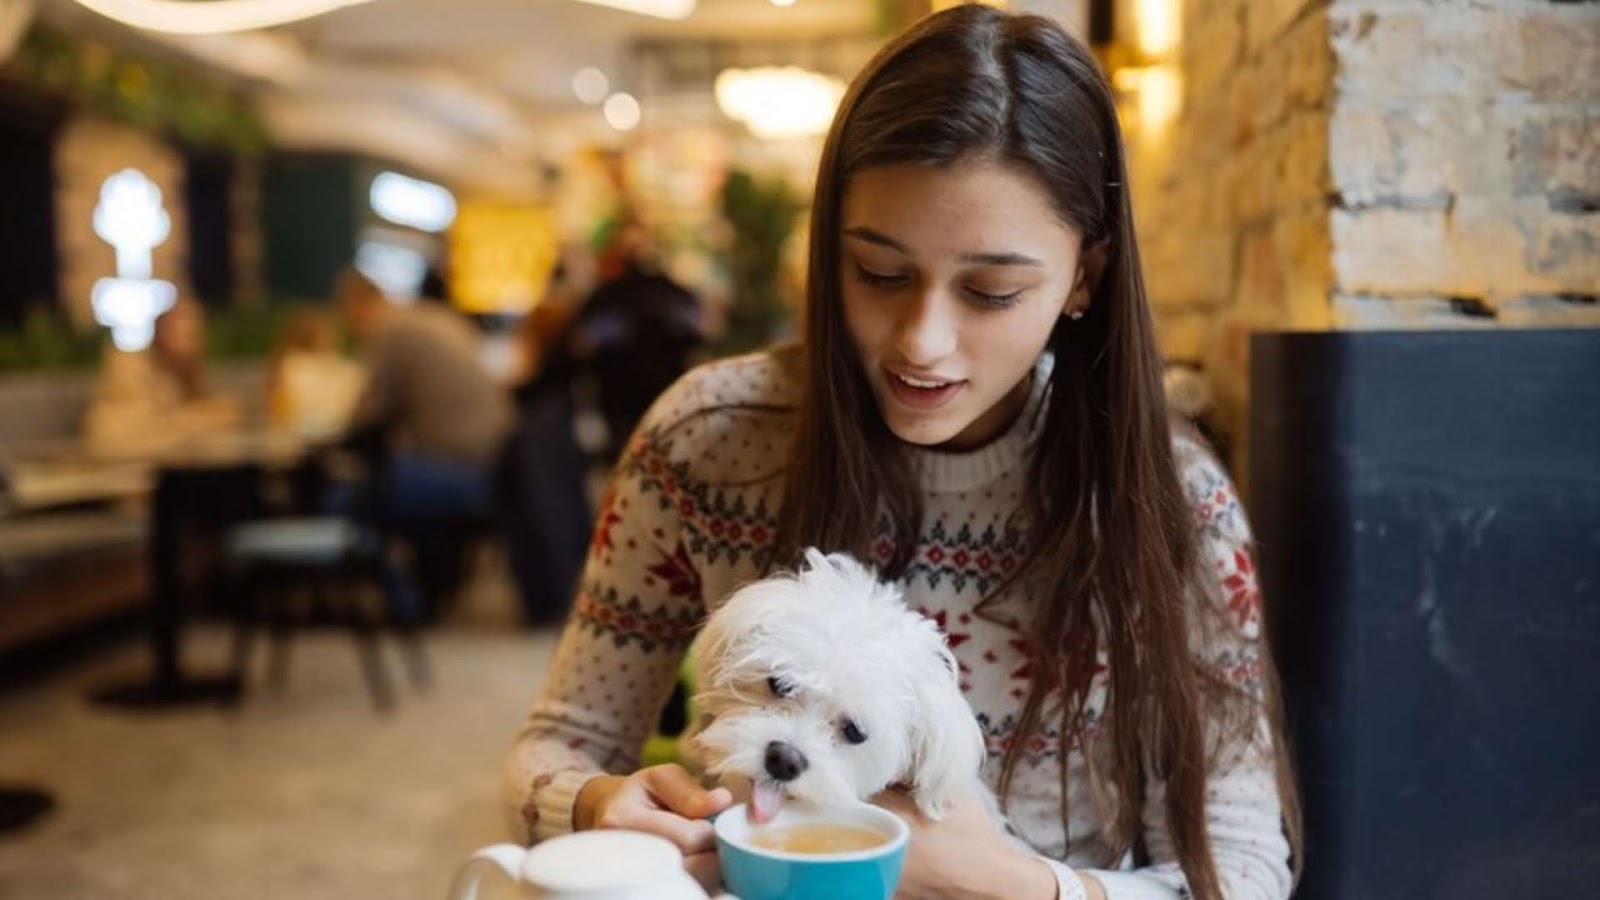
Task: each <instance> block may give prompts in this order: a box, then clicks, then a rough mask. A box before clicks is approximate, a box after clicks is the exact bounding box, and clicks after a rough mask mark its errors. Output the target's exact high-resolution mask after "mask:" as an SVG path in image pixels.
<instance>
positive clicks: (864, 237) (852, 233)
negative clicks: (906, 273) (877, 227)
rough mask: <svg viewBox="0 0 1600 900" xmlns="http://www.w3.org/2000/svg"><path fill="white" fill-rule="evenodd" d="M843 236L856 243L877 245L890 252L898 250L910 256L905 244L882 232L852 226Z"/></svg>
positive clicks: (860, 226)
mask: <svg viewBox="0 0 1600 900" xmlns="http://www.w3.org/2000/svg"><path fill="white" fill-rule="evenodd" d="M844 236H845V237H853V238H855V239H856V240H858V241H866V242H867V243H869V244H877V245H878V246H880V247H888V248H889V249H890V250H898V251H899V252H901V253H904V254H905V255H907V256H910V255H911V251H910V250H907V249H906V245H905V244H902V243H900V242H899V241H897V240H895V239H894V238H892V237H889V236H888V235H886V234H883V233H882V232H877V231H873V230H872V229H871V228H867V227H866V226H864V225H853V226H851V227H849V228H846V229H845V230H844Z"/></svg>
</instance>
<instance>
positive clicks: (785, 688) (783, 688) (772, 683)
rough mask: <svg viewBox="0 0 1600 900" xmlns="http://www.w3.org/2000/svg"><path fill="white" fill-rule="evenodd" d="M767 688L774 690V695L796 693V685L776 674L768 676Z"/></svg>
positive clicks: (783, 695) (785, 695)
mask: <svg viewBox="0 0 1600 900" xmlns="http://www.w3.org/2000/svg"><path fill="white" fill-rule="evenodd" d="M767 689H768V690H770V691H772V696H774V697H780V698H782V697H787V696H789V695H790V694H792V693H794V686H793V685H791V684H789V683H788V682H787V681H784V680H783V679H781V678H779V677H778V676H776V675H768V676H767Z"/></svg>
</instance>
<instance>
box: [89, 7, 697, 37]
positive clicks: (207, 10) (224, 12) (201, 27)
mask: <svg viewBox="0 0 1600 900" xmlns="http://www.w3.org/2000/svg"><path fill="white" fill-rule="evenodd" d="M77 2H78V3H79V4H80V5H82V6H84V7H87V8H88V9H91V10H94V11H95V12H97V13H99V14H100V15H102V16H105V17H106V18H108V19H112V20H115V21H117V22H121V23H122V24H124V25H131V26H133V27H134V28H143V29H145V30H146V31H161V32H165V33H167V34H223V33H226V32H230V31H249V30H252V29H255V28H271V27H273V26H275V25H286V24H288V23H290V22H298V21H300V20H302V19H309V18H312V17H313V16H320V15H322V14H323V13H328V12H332V11H334V10H336V9H340V8H343V7H346V6H356V5H358V4H361V3H371V2H372V0H209V2H206V3H191V2H187V0H77ZM690 2H693V0H690Z"/></svg>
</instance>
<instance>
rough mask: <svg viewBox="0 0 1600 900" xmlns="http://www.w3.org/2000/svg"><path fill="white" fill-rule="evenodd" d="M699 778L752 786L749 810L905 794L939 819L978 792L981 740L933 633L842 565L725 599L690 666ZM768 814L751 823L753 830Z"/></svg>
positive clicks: (866, 573) (854, 568)
mask: <svg viewBox="0 0 1600 900" xmlns="http://www.w3.org/2000/svg"><path fill="white" fill-rule="evenodd" d="M695 662H696V669H697V674H698V687H699V694H698V695H697V696H696V698H695V700H696V704H697V706H698V708H699V710H700V713H701V715H702V716H706V717H709V719H710V721H709V724H707V725H706V726H705V728H704V729H703V730H702V731H701V732H700V733H699V734H698V735H697V736H696V738H695V740H696V746H697V748H698V749H699V750H700V751H701V752H702V753H703V754H704V757H705V762H706V767H707V771H709V772H711V773H712V774H715V775H723V776H727V775H731V776H740V777H743V778H746V779H749V781H750V783H751V785H752V788H753V791H752V805H753V806H758V807H760V806H767V807H769V808H770V809H772V810H775V808H776V802H777V801H778V800H780V799H781V798H782V797H784V796H788V797H793V798H795V799H799V800H804V801H808V802H812V803H817V804H828V803H839V802H844V801H848V800H865V799H867V798H869V797H871V796H872V795H874V794H876V793H877V792H879V791H881V790H883V789H884V788H885V787H888V786H889V785H892V784H896V783H902V784H907V785H909V786H910V787H911V790H912V796H913V798H914V799H915V800H916V802H917V805H918V806H919V807H920V808H921V809H922V811H923V812H924V813H926V814H928V815H929V816H932V817H934V818H938V817H939V816H941V815H942V814H943V812H944V810H945V807H946V805H947V804H948V803H949V801H950V800H951V799H952V798H953V795H954V793H955V791H956V790H958V789H959V788H961V787H962V786H963V785H967V784H971V783H972V781H973V780H974V779H976V777H977V774H978V767H979V766H980V765H981V764H982V762H983V752H984V749H983V736H982V733H981V732H980V731H979V729H978V725H977V722H976V721H975V719H974V718H973V715H972V711H971V709H970V708H968V706H967V704H966V701H965V700H963V699H962V697H961V690H960V686H959V681H958V678H957V674H956V662H955V658H954V657H953V656H952V655H951V653H950V650H949V648H948V647H947V646H946V644H945V641H944V637H943V635H941V634H940V633H939V629H938V627H937V626H935V625H934V623H933V622H931V621H929V620H927V619H926V618H924V617H922V616H920V615H918V614H917V613H915V612H912V611H911V610H909V609H907V608H906V606H905V604H904V602H903V601H902V600H901V597H900V593H899V591H898V590H897V589H895V588H894V587H891V586H889V585H886V584H883V583H881V582H879V581H878V580H877V578H875V577H874V575H873V573H872V572H871V571H870V570H868V569H867V568H866V567H864V566H862V565H861V564H860V563H858V562H856V561H855V560H854V559H852V558H851V557H849V556H846V555H844V554H831V555H826V556H825V555H823V554H822V553H820V552H818V551H816V550H809V551H807V552H806V561H805V565H804V566H802V567H801V569H800V571H799V572H797V573H795V574H792V575H789V574H786V575H780V576H776V577H772V578H768V579H765V580H762V581H758V582H755V583H752V584H749V585H747V586H745V587H743V588H741V589H740V590H738V591H736V592H735V593H734V594H733V595H732V596H731V597H729V598H728V600H727V602H726V603H725V604H723V606H722V607H721V608H720V609H718V610H717V611H716V612H715V613H714V614H713V615H712V616H711V618H710V620H709V621H708V622H707V623H706V628H705V630H704V632H702V634H701V636H700V641H699V645H698V650H697V653H696V659H695ZM766 812H768V810H764V809H757V811H756V814H757V817H758V818H764V817H765V813H766Z"/></svg>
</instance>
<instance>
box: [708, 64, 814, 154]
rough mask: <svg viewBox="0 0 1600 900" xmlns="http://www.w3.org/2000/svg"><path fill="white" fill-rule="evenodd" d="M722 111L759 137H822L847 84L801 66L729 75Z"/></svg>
mask: <svg viewBox="0 0 1600 900" xmlns="http://www.w3.org/2000/svg"><path fill="white" fill-rule="evenodd" d="M715 90H716V96H717V106H719V107H721V109H722V111H723V112H724V113H726V114H727V115H728V117H729V118H732V119H737V120H738V121H740V122H743V123H745V125H746V126H747V127H748V128H749V129H750V132H751V133H752V134H754V135H755V136H756V137H761V138H792V137H806V136H809V135H817V134H822V133H824V132H826V131H827V130H828V125H829V123H830V122H832V121H833V113H834V110H835V109H837V108H838V106H839V100H840V98H842V97H843V96H844V83H843V82H841V81H839V80H838V79H837V78H829V77H828V76H826V75H822V74H819V73H817V72H810V71H807V70H805V69H802V68H799V67H798V66H783V67H781V68H779V67H769V68H761V69H724V70H722V72H721V73H719V74H718V75H717V80H716V86H715Z"/></svg>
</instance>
